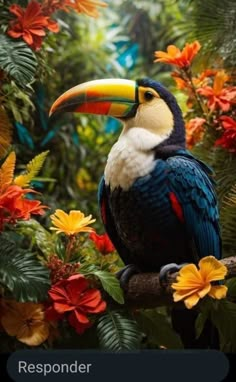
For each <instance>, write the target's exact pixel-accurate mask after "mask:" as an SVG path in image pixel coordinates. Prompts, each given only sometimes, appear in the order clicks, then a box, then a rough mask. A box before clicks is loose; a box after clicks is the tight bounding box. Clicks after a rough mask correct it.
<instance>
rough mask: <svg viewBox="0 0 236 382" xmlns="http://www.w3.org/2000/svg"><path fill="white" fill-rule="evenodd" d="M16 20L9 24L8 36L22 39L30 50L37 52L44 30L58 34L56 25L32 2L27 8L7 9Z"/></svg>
mask: <svg viewBox="0 0 236 382" xmlns="http://www.w3.org/2000/svg"><path fill="white" fill-rule="evenodd" d="M9 10H10V12H11V13H13V14H14V15H15V16H16V17H17V19H16V20H13V21H11V22H10V26H9V28H8V31H7V33H8V35H9V36H11V37H12V38H20V37H21V38H22V39H23V40H24V41H25V42H26V44H28V45H29V46H30V47H31V48H32V49H34V50H38V49H39V48H40V47H41V45H42V41H43V37H44V36H45V35H46V32H45V28H47V29H49V30H50V31H52V32H58V30H59V27H58V25H57V23H56V22H55V21H53V20H50V19H49V17H48V16H47V15H46V16H45V15H44V13H43V11H42V6H41V4H39V3H38V2H36V1H34V0H32V1H31V2H30V3H29V4H28V6H27V8H22V7H21V6H20V5H18V4H12V5H11V6H10V8H9Z"/></svg>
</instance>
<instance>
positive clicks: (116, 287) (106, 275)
mask: <svg viewBox="0 0 236 382" xmlns="http://www.w3.org/2000/svg"><path fill="white" fill-rule="evenodd" d="M94 275H95V276H97V277H98V278H99V280H100V281H101V284H102V286H103V288H104V290H105V291H106V292H107V293H108V294H109V295H110V296H111V297H112V298H113V299H114V300H115V301H116V302H118V303H119V304H124V294H123V290H122V289H121V287H120V283H119V280H118V279H117V278H116V276H115V275H114V274H112V273H110V272H106V271H95V272H94Z"/></svg>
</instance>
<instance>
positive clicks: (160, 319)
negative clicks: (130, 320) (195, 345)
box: [136, 309, 183, 349]
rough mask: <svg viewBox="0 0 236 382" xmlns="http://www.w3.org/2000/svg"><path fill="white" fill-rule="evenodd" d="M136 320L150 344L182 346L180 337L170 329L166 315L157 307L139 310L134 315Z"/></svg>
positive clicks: (178, 347)
mask: <svg viewBox="0 0 236 382" xmlns="http://www.w3.org/2000/svg"><path fill="white" fill-rule="evenodd" d="M136 320H137V323H138V325H139V327H140V329H141V330H142V331H143V332H144V333H145V334H146V335H147V337H148V341H149V342H150V343H151V344H152V345H156V346H165V347H166V348H168V349H181V348H182V347H183V345H182V343H181V340H180V337H179V336H178V334H176V332H175V331H174V330H173V329H172V327H171V324H170V323H169V321H168V317H167V315H165V314H163V313H159V312H158V310H157V309H148V310H144V311H141V312H139V313H138V314H137V315H136Z"/></svg>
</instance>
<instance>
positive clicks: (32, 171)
mask: <svg viewBox="0 0 236 382" xmlns="http://www.w3.org/2000/svg"><path fill="white" fill-rule="evenodd" d="M48 153H49V151H44V152H42V153H41V154H39V155H36V156H35V157H34V158H33V159H32V160H31V161H30V162H29V163H28V164H27V165H26V173H25V174H22V175H19V176H17V177H16V178H15V179H14V184H16V185H17V186H20V187H28V186H29V184H30V182H31V181H32V179H33V178H35V176H36V175H37V174H38V172H39V171H40V169H41V167H42V166H43V163H44V161H45V159H46V156H47V155H48Z"/></svg>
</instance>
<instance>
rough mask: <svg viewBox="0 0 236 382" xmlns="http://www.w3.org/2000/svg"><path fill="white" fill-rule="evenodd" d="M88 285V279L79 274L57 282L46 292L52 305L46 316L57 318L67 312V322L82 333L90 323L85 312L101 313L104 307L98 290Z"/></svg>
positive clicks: (104, 303) (104, 304)
mask: <svg viewBox="0 0 236 382" xmlns="http://www.w3.org/2000/svg"><path fill="white" fill-rule="evenodd" d="M88 287H89V283H88V280H86V278H85V277H84V276H83V275H81V274H76V275H73V276H70V277H69V278H68V279H65V280H61V281H59V282H57V283H56V284H55V285H53V286H52V288H51V289H50V291H49V292H48V293H49V296H50V297H51V299H52V302H53V306H52V308H51V309H50V311H49V313H48V314H47V315H46V317H47V318H48V319H58V318H59V317H60V315H64V314H65V313H68V322H69V323H70V325H71V326H73V327H74V328H75V330H76V331H77V333H79V334H82V333H83V332H84V330H85V329H86V328H88V327H90V326H91V325H92V323H91V321H90V320H89V318H88V317H87V314H95V313H101V312H103V311H104V310H105V309H106V302H105V301H103V300H102V296H101V293H100V291H99V290H98V289H88ZM58 314H59V316H58Z"/></svg>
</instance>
